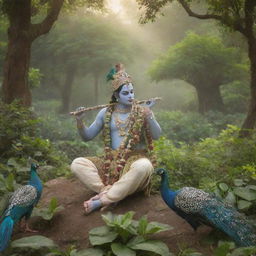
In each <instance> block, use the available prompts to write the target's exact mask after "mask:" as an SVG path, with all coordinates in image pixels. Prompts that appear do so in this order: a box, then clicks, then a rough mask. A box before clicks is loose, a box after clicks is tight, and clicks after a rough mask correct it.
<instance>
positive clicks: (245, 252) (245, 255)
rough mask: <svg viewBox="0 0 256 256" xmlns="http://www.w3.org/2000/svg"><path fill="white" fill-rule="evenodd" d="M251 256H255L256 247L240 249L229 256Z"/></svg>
mask: <svg viewBox="0 0 256 256" xmlns="http://www.w3.org/2000/svg"><path fill="white" fill-rule="evenodd" d="M241 255H242V256H252V255H256V246H254V247H244V248H243V247H241V248H237V249H235V250H234V251H233V252H232V253H231V254H230V256H241Z"/></svg>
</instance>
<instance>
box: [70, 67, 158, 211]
mask: <svg viewBox="0 0 256 256" xmlns="http://www.w3.org/2000/svg"><path fill="white" fill-rule="evenodd" d="M107 79H108V80H111V84H112V91H113V94H112V99H111V102H110V103H112V104H110V105H109V107H105V108H103V109H101V110H100V111H99V113H98V114H97V116H96V119H95V121H94V122H93V123H92V124H91V125H90V126H89V127H86V126H85V125H84V123H83V116H84V115H83V114H78V115H76V120H77V129H78V132H79V134H80V136H81V137H82V139H83V140H84V141H89V140H92V139H93V138H94V137H96V136H97V135H98V134H99V133H100V132H101V131H103V138H104V152H105V153H104V157H103V158H97V157H88V158H85V157H79V158H76V159H75V160H74V161H73V162H72V164H71V171H72V172H73V173H74V174H75V175H76V176H77V177H78V178H79V180H80V181H81V182H82V183H83V184H84V185H85V186H86V187H87V188H88V189H90V190H92V191H94V192H96V193H97V195H96V196H94V197H92V198H90V199H89V200H87V201H85V202H84V207H85V212H86V213H87V214H89V213H91V212H92V211H94V210H96V209H99V208H105V207H107V206H109V205H110V204H113V203H117V202H118V201H120V200H122V199H124V198H125V197H127V196H128V195H131V194H133V193H134V192H136V191H140V190H146V189H147V188H148V186H149V182H150V177H151V174H152V173H153V169H154V165H155V164H156V159H155V157H154V154H153V142H152V140H153V139H158V138H159V137H160V133H161V128H160V126H159V124H158V122H157V121H156V119H155V117H154V114H153V112H152V111H151V110H150V107H151V106H152V105H154V103H155V102H154V101H152V102H151V103H150V104H149V105H148V106H142V105H140V104H138V103H136V101H135V99H134V88H133V83H132V79H131V77H130V76H129V75H128V74H127V73H126V72H125V70H124V67H123V65H122V64H120V63H119V64H116V65H115V67H114V68H113V69H112V70H111V71H110V72H109V74H108V76H107ZM113 103H114V104H113ZM77 110H79V111H81V112H82V110H83V107H80V108H78V109H77Z"/></svg>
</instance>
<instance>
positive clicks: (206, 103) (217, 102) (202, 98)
mask: <svg viewBox="0 0 256 256" xmlns="http://www.w3.org/2000/svg"><path fill="white" fill-rule="evenodd" d="M196 92H197V97H198V111H199V113H201V114H204V113H206V112H207V111H210V110H213V111H223V110H224V104H223V101H222V97H221V94H220V87H219V86H210V87H200V86H198V87H196Z"/></svg>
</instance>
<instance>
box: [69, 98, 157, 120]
mask: <svg viewBox="0 0 256 256" xmlns="http://www.w3.org/2000/svg"><path fill="white" fill-rule="evenodd" d="M161 99H162V98H160V97H155V98H151V99H148V100H139V101H135V103H137V104H143V103H146V104H147V105H149V104H150V103H151V101H158V100H161ZM116 104H117V103H110V104H104V105H98V106H94V107H88V108H83V109H81V110H79V111H73V112H70V113H69V114H70V115H73V116H75V115H79V114H82V113H84V112H87V111H90V110H97V109H101V108H106V107H110V106H113V105H116Z"/></svg>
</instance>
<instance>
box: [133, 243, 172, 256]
mask: <svg viewBox="0 0 256 256" xmlns="http://www.w3.org/2000/svg"><path fill="white" fill-rule="evenodd" d="M130 248H131V249H133V250H143V251H150V252H154V253H156V254H158V255H161V256H171V255H172V254H171V253H170V251H169V248H168V247H167V245H166V244H165V243H163V242H161V241H156V240H147V241H145V242H142V243H139V244H135V245H133V246H130Z"/></svg>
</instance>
